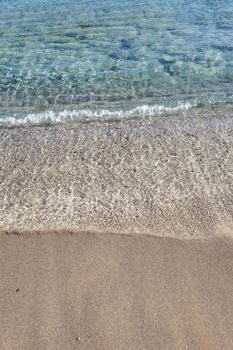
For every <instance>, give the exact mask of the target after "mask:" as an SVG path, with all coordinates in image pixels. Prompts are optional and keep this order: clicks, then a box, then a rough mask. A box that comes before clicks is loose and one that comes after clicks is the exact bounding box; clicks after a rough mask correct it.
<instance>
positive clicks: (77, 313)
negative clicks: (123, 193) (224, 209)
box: [0, 232, 233, 350]
mask: <svg viewBox="0 0 233 350" xmlns="http://www.w3.org/2000/svg"><path fill="white" fill-rule="evenodd" d="M232 252H233V240H232V238H230V237H225V238H224V237H216V238H211V239H207V240H185V241H182V240H177V239H174V238H165V237H164V238H159V237H152V236H138V237H132V236H127V235H121V236H119V235H115V234H114V235H110V234H106V233H105V234H102V235H101V234H100V235H96V234H91V233H86V234H83V233H80V234H78V233H76V234H70V233H68V232H60V233H54V232H50V233H48V232H44V233H33V234H32V233H18V234H16V233H14V234H9V233H8V234H5V233H2V234H1V236H0V271H1V284H0V305H1V307H0V348H1V349H3V350H8V349H9V350H19V349H24V350H34V349H35V350H40V349H41V350H45V349H46V350H47V349H49V350H50V349H57V350H58V349H61V350H64V349H70V350H72V349H85V350H91V349H93V350H98V349H99V350H105V349H106V350H109V349H111V350H115V349H116V350H119V349H121V350H123V349H124V350H130V349H132V350H135V349H140V350H144V349H145V350H148V349H151V350H154V349H162V350H181V349H182V350H183V349H190V350H194V349H195V350H215V349H216V350H219V349H221V350H227V349H229V350H232V348H233V332H232V329H233V253H232Z"/></svg>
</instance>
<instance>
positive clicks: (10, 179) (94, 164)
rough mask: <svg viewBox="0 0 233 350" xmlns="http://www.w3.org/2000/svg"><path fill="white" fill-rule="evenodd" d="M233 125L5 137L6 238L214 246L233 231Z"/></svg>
mask: <svg viewBox="0 0 233 350" xmlns="http://www.w3.org/2000/svg"><path fill="white" fill-rule="evenodd" d="M232 121H233V119H232V117H231V116H228V117H220V116H219V117H209V118H208V117H200V116H199V117H194V116H192V117H177V116H175V117H164V118H160V119H158V118H157V119H155V120H154V121H148V122H140V121H135V120H132V121H128V122H126V121H124V122H121V123H119V122H118V123H113V122H111V123H103V122H101V123H98V122H94V123H89V124H70V125H64V126H54V127H52V128H46V127H40V128H38V127H34V128H14V129H2V130H0V168H1V173H0V174H1V183H0V199H1V207H2V212H1V223H0V228H1V229H16V230H18V229H19V230H21V229H29V230H30V229H48V228H52V229H56V228H58V229H60V228H64V229H75V230H82V231H94V232H99V231H100V232H104V231H106V232H109V231H110V232H116V233H122V232H124V233H134V234H137V233H146V234H157V235H165V236H175V237H187V238H192V237H207V236H209V235H213V234H214V233H219V230H220V231H221V230H225V229H226V228H227V227H231V226H232V222H233V216H232V215H233V211H232V208H233V206H232V198H233V186H232V174H233V124H232V123H233V122H232Z"/></svg>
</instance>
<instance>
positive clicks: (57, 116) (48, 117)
mask: <svg viewBox="0 0 233 350" xmlns="http://www.w3.org/2000/svg"><path fill="white" fill-rule="evenodd" d="M196 106H197V104H196V103H189V102H185V103H184V102H180V103H178V104H177V105H176V106H175V107H167V106H164V105H153V106H150V105H142V106H138V107H135V108H132V109H128V110H122V109H121V110H108V109H102V110H92V109H80V110H76V109H73V110H69V109H64V110H62V111H53V110H48V111H44V112H39V113H36V112H34V113H28V114H26V115H22V114H21V115H19V114H17V113H14V114H13V115H11V116H6V117H1V118H0V126H2V127H4V126H5V127H10V126H30V125H45V124H49V125H50V124H60V123H72V122H78V121H92V120H121V119H131V118H142V119H143V118H147V117H153V116H160V115H164V114H174V113H177V112H182V111H188V110H189V109H191V108H193V107H196Z"/></svg>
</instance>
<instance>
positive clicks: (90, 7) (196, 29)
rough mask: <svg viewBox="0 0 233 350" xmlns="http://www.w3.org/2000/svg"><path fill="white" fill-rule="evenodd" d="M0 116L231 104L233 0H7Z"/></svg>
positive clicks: (10, 119)
mask: <svg viewBox="0 0 233 350" xmlns="http://www.w3.org/2000/svg"><path fill="white" fill-rule="evenodd" d="M0 5H1V10H0V124H1V125H11V124H25V123H26V124H27V123H32V124H33V123H34V124H37V123H42V122H50V121H52V122H56V121H59V122H61V121H63V122H64V121H75V120H79V119H84V120H86V119H87V120H89V119H93V118H94V119H95V118H122V117H126V118H127V117H137V118H143V117H146V116H148V115H149V116H155V117H156V116H157V115H161V114H164V113H165V114H166V113H173V112H176V113H177V112H179V111H186V110H188V109H190V108H202V107H205V108H213V107H214V106H218V107H220V108H221V106H222V107H224V108H225V107H226V106H228V108H232V106H233V1H232V0H195V1H193V0H167V1H164V0H145V1H144V0H141V1H140V0H138V1H137V0H134V1H132V0H118V1H116V0H106V1H102V0H92V1H89V0H56V1H54V0H2V1H1V2H0Z"/></svg>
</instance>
